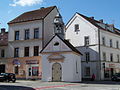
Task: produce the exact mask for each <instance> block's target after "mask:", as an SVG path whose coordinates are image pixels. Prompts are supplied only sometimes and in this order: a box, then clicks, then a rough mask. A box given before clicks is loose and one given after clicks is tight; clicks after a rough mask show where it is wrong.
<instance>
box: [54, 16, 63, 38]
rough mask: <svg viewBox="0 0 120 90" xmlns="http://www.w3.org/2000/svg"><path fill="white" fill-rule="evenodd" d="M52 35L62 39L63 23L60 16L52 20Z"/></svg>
mask: <svg viewBox="0 0 120 90" xmlns="http://www.w3.org/2000/svg"><path fill="white" fill-rule="evenodd" d="M54 34H57V35H59V36H60V37H61V38H62V39H64V23H63V20H62V16H61V15H60V14H57V15H56V16H55V18H54Z"/></svg>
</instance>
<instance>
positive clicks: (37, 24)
mask: <svg viewBox="0 0 120 90" xmlns="http://www.w3.org/2000/svg"><path fill="white" fill-rule="evenodd" d="M34 28H39V38H42V21H41V20H36V21H29V22H22V23H16V24H10V25H9V33H8V41H14V40H15V31H19V37H20V40H24V36H25V35H24V33H25V29H29V30H30V39H34Z"/></svg>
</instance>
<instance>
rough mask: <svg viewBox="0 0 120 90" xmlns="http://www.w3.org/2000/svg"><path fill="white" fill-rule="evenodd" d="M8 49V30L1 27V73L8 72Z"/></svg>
mask: <svg viewBox="0 0 120 90" xmlns="http://www.w3.org/2000/svg"><path fill="white" fill-rule="evenodd" d="M7 50H8V32H6V31H5V28H2V29H1V33H0V73H4V72H6V70H5V68H6V67H7V66H6V64H7Z"/></svg>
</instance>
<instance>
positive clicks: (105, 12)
mask: <svg viewBox="0 0 120 90" xmlns="http://www.w3.org/2000/svg"><path fill="white" fill-rule="evenodd" d="M119 4H120V0H1V1H0V23H1V24H0V28H3V27H5V28H7V29H8V25H7V23H8V22H9V21H10V20H12V19H14V18H15V17H17V16H19V15H20V14H22V13H24V12H27V11H31V10H35V9H39V8H40V7H48V6H54V5H56V6H57V7H58V8H59V10H60V13H61V15H62V16H63V20H64V22H65V23H67V21H68V20H69V19H70V18H71V17H72V16H73V15H74V13H75V12H79V13H81V14H84V15H86V16H94V17H95V19H97V20H99V19H104V21H105V22H106V23H108V24H112V23H114V24H115V26H116V27H117V28H119V29H120V5H119Z"/></svg>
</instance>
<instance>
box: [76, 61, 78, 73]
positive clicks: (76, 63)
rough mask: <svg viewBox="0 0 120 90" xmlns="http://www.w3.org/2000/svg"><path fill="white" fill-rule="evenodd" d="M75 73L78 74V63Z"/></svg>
mask: <svg viewBox="0 0 120 90" xmlns="http://www.w3.org/2000/svg"><path fill="white" fill-rule="evenodd" d="M76 73H78V63H77V61H76Z"/></svg>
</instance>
